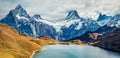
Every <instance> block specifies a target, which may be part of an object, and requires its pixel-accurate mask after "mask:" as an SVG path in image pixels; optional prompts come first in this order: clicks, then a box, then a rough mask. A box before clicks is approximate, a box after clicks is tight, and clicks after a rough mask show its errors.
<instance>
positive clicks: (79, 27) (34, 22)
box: [0, 5, 120, 40]
mask: <svg viewBox="0 0 120 58" xmlns="http://www.w3.org/2000/svg"><path fill="white" fill-rule="evenodd" d="M119 17H120V15H119V14H116V15H115V16H107V15H105V14H99V17H98V20H97V21H95V20H92V19H90V18H88V19H85V18H82V17H80V16H79V14H78V12H77V11H76V10H71V11H69V12H68V14H67V16H66V17H65V18H62V19H60V20H55V21H51V20H47V19H44V18H42V17H41V16H40V15H39V14H35V15H33V16H32V17H31V16H29V14H28V13H27V12H26V10H25V9H24V8H22V6H21V5H18V6H17V7H16V8H15V9H13V10H11V11H10V12H9V13H8V15H7V16H6V17H5V18H3V19H1V20H0V22H1V23H5V24H7V25H9V26H11V27H13V28H15V29H16V30H17V31H18V32H19V33H20V34H27V35H29V36H32V37H39V36H50V37H52V38H54V39H57V40H71V39H72V38H75V37H79V36H81V35H83V34H84V33H85V32H88V31H90V32H94V31H96V30H98V29H99V28H100V27H103V26H105V25H107V26H111V27H113V25H114V26H116V27H119V25H120V24H119Z"/></svg>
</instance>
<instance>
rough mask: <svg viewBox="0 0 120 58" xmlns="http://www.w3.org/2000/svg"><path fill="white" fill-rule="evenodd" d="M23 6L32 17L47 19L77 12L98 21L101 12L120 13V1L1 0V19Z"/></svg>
mask: <svg viewBox="0 0 120 58" xmlns="http://www.w3.org/2000/svg"><path fill="white" fill-rule="evenodd" d="M18 4H21V5H22V7H23V8H24V9H26V10H27V12H28V14H30V16H33V15H34V14H40V15H41V16H42V17H44V18H46V19H57V18H64V17H65V16H66V15H67V12H68V11H69V10H77V11H78V13H79V15H80V16H81V17H84V18H88V17H92V18H93V19H96V18H97V16H98V14H97V12H101V13H104V14H108V15H113V14H115V13H118V12H119V13H120V0H0V18H3V17H5V16H6V15H7V14H8V12H9V11H10V10H11V9H14V8H15V7H16V6H17V5H18Z"/></svg>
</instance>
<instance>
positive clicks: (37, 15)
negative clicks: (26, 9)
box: [33, 14, 42, 19]
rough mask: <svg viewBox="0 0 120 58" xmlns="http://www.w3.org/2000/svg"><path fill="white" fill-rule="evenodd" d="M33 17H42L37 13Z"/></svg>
mask: <svg viewBox="0 0 120 58" xmlns="http://www.w3.org/2000/svg"><path fill="white" fill-rule="evenodd" d="M33 18H37V19H42V17H41V16H40V15H39V14H35V15H34V16H33Z"/></svg>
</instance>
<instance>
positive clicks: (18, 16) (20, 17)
mask: <svg viewBox="0 0 120 58" xmlns="http://www.w3.org/2000/svg"><path fill="white" fill-rule="evenodd" d="M16 17H17V18H18V19H19V20H20V19H24V20H27V21H29V19H28V18H26V17H24V16H20V15H19V14H17V15H16Z"/></svg>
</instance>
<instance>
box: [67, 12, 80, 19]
mask: <svg viewBox="0 0 120 58" xmlns="http://www.w3.org/2000/svg"><path fill="white" fill-rule="evenodd" d="M79 18H80V16H79V15H78V12H77V11H76V10H70V11H69V13H68V15H67V17H66V19H79Z"/></svg>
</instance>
